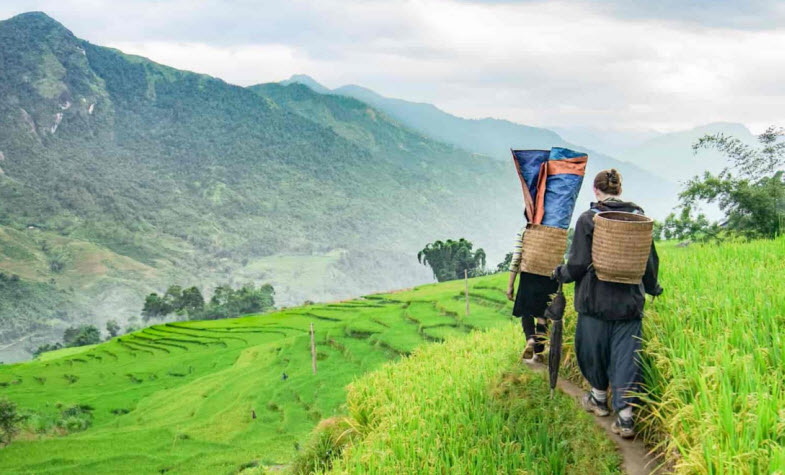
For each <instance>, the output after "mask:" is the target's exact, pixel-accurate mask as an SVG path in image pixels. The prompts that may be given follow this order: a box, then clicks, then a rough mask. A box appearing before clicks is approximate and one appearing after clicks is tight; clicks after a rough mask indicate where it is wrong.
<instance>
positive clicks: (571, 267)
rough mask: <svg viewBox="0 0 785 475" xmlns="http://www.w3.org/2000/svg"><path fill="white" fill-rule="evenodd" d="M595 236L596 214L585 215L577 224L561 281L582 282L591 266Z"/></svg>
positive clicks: (563, 267)
mask: <svg viewBox="0 0 785 475" xmlns="http://www.w3.org/2000/svg"><path fill="white" fill-rule="evenodd" d="M593 234H594V214H593V213H584V214H582V215H581V217H580V218H578V222H577V223H576V224H575V234H573V236H572V245H571V246H570V253H569V255H568V256H567V264H566V265H565V266H562V271H561V275H560V276H559V277H560V280H561V281H562V282H564V283H565V284H566V283H570V282H573V281H576V280H580V279H581V278H582V277H583V276H584V275H585V274H586V272H587V271H588V269H589V265H590V264H591V243H592V236H593Z"/></svg>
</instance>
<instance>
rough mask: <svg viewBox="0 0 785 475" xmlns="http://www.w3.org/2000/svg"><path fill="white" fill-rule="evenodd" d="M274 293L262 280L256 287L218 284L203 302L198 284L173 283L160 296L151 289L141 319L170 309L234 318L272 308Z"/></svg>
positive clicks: (210, 317)
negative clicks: (187, 285)
mask: <svg viewBox="0 0 785 475" xmlns="http://www.w3.org/2000/svg"><path fill="white" fill-rule="evenodd" d="M274 296H275V290H274V289H273V286H272V285H270V284H262V285H260V286H259V288H256V287H255V286H254V285H253V284H246V285H244V286H242V287H240V288H239V289H237V290H235V289H233V288H232V287H231V286H230V285H228V284H227V285H219V286H218V287H216V288H215V291H214V292H213V297H212V298H211V299H210V302H209V303H208V304H207V305H205V302H204V297H202V292H201V291H200V290H199V289H198V288H197V287H189V288H187V289H185V290H183V289H182V287H180V286H179V285H172V286H170V287H169V288H168V289H167V290H166V293H165V294H164V296H163V297H160V296H159V295H158V294H156V293H152V294H150V295H148V296H147V297H146V298H145V302H144V306H143V307H142V319H143V320H144V321H145V322H146V321H148V320H150V319H151V318H159V317H165V316H167V315H170V314H172V313H176V314H178V315H187V316H188V318H190V319H191V320H202V319H205V320H217V319H221V318H233V317H237V316H240V315H245V314H249V313H260V312H266V311H267V310H271V309H272V308H273V307H275V299H274Z"/></svg>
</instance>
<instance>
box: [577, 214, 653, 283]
mask: <svg viewBox="0 0 785 475" xmlns="http://www.w3.org/2000/svg"><path fill="white" fill-rule="evenodd" d="M653 227H654V221H652V220H651V218H647V217H646V216H643V215H640V214H635V213H625V212H621V211H606V212H603V213H597V214H596V215H594V238H593V241H592V247H591V255H592V262H593V264H594V270H595V272H597V278H598V279H600V280H602V281H604V282H618V283H620V284H640V283H641V279H642V278H643V274H644V272H645V271H646V261H647V260H648V259H649V252H650V251H651V241H652V229H653Z"/></svg>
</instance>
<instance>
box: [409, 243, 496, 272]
mask: <svg viewBox="0 0 785 475" xmlns="http://www.w3.org/2000/svg"><path fill="white" fill-rule="evenodd" d="M473 247H474V245H473V244H472V243H471V242H469V241H467V240H466V239H464V238H461V239H459V240H457V241H454V240H452V239H448V240H446V241H435V242H432V243H428V244H426V246H425V247H424V248H423V249H422V250H421V251H420V252H418V253H417V261H418V262H419V263H420V264H423V265H428V266H430V267H431V270H433V275H434V277H436V280H438V281H439V282H444V281H446V280H454V279H460V278H462V277H463V271H464V270H467V271H468V272H469V275H470V276H474V275H478V273H480V271H482V270H483V269H484V268H485V258H486V256H485V251H484V250H483V249H477V250H476V251H472V248H473Z"/></svg>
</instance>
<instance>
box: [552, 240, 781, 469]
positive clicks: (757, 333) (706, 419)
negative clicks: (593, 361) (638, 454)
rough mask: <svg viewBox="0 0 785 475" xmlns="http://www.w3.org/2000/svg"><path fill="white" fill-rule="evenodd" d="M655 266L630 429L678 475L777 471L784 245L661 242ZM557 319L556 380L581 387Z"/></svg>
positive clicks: (571, 326) (571, 325) (570, 319)
mask: <svg viewBox="0 0 785 475" xmlns="http://www.w3.org/2000/svg"><path fill="white" fill-rule="evenodd" d="M660 261H661V262H660V281H661V283H662V285H663V286H664V287H665V293H664V294H663V296H662V297H659V298H657V299H656V300H655V301H654V302H651V300H649V301H648V302H647V305H646V309H645V315H646V316H645V318H644V342H643V343H644V344H643V355H642V360H643V379H644V384H645V389H646V392H645V394H644V395H643V404H642V407H641V408H640V410H639V411H638V419H639V422H638V429H639V430H640V431H641V432H642V434H643V436H644V437H645V438H646V440H647V442H648V443H649V444H650V445H652V446H654V447H655V448H656V449H657V450H658V451H659V452H660V453H661V454H662V455H663V456H664V458H663V461H664V462H665V463H666V464H667V465H668V466H669V467H670V468H672V469H674V470H675V471H676V472H678V473H700V474H725V473H780V474H782V473H785V238H783V237H781V238H778V239H776V240H761V241H752V242H726V243H722V244H719V245H717V244H705V245H695V244H693V245H691V246H689V247H687V248H679V247H676V246H673V245H671V244H670V243H666V244H664V245H663V246H662V249H660ZM571 290H572V289H570V291H571ZM568 298H569V300H571V292H569V293H568ZM566 321H567V328H566V330H565V333H566V335H567V337H566V341H565V354H566V357H565V359H566V363H565V368H564V370H563V373H564V374H566V375H568V377H570V378H571V379H574V380H575V381H578V382H581V381H582V377H581V376H580V371H579V370H578V368H577V364H576V362H575V360H574V356H573V352H572V343H573V335H574V330H575V322H576V315H575V312H574V311H572V310H570V311H568V314H567V317H566Z"/></svg>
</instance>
